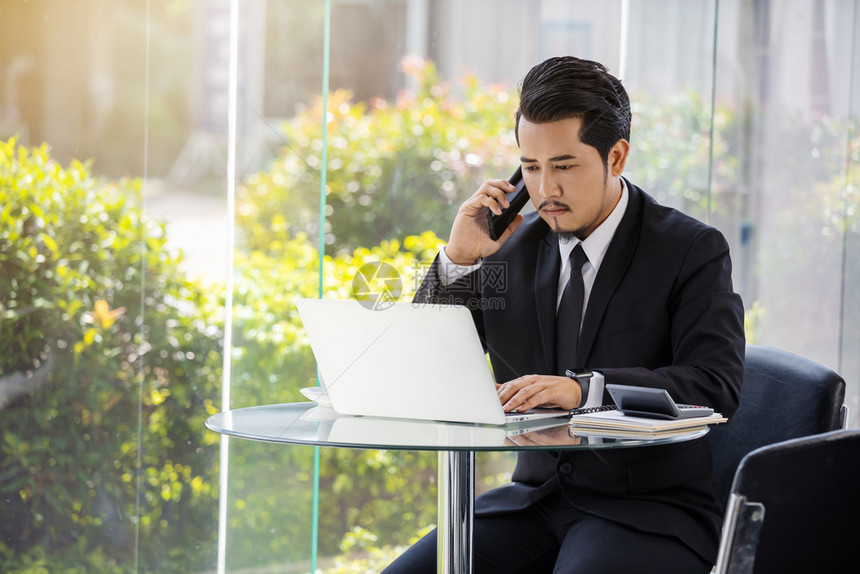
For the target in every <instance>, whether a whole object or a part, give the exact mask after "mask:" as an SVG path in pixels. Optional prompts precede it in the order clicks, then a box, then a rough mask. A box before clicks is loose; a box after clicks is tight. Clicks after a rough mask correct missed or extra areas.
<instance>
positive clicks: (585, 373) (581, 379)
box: [565, 369, 594, 408]
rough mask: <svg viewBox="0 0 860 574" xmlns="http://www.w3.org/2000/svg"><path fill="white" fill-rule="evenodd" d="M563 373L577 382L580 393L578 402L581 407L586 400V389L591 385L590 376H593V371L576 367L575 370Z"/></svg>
mask: <svg viewBox="0 0 860 574" xmlns="http://www.w3.org/2000/svg"><path fill="white" fill-rule="evenodd" d="M565 374H566V375H567V376H568V377H570V378H571V379H573V380H575V381H576V382H577V383H579V388H580V390H581V394H582V402H581V403H579V407H582V405H584V404H585V403H586V401H588V389H589V388H590V387H591V377H593V376H594V373H592V372H591V371H589V370H588V369H577V370H575V371H571V370H568V371H565ZM579 407H577V408H579Z"/></svg>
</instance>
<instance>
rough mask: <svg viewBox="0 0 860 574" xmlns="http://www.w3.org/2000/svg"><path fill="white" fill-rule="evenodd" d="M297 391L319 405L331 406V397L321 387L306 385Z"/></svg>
mask: <svg viewBox="0 0 860 574" xmlns="http://www.w3.org/2000/svg"><path fill="white" fill-rule="evenodd" d="M299 392H300V393H301V394H303V395H304V396H305V398H306V399H308V400H309V401H313V402H315V403H316V404H318V405H319V406H321V407H331V399H330V398H329V396H328V393H326V392H325V389H323V388H322V387H306V388H304V389H299Z"/></svg>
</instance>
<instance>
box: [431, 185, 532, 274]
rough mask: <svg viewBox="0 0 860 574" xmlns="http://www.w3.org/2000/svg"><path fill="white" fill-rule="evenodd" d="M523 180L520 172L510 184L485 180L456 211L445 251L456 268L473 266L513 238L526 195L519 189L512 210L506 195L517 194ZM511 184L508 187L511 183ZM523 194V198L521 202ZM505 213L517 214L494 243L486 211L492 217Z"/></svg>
mask: <svg viewBox="0 0 860 574" xmlns="http://www.w3.org/2000/svg"><path fill="white" fill-rule="evenodd" d="M521 179H522V175H521V172H520V169H517V171H516V173H514V175H513V176H512V177H511V181H508V180H504V179H488V180H487V181H485V182H484V183H483V184H482V185H481V187H480V188H478V191H476V192H475V193H474V194H473V195H472V197H470V198H469V199H467V200H466V201H465V202H464V203H463V204H462V205H461V206H460V209H459V210H458V211H457V216H456V217H455V218H454V224H453V226H452V227H451V237H450V238H449V240H448V245H447V247H445V253H446V254H447V255H448V258H449V259H450V260H451V261H452V262H453V263H456V264H458V265H472V264H474V263H475V262H476V261H478V259H480V258H482V257H487V256H488V255H492V254H493V253H495V252H496V251H498V250H499V248H501V246H502V245H504V243H505V241H507V240H508V238H509V237H510V236H511V234H513V232H514V231H516V230H517V228H518V227H519V226H520V224H521V223H522V221H523V217H522V215H519V214H518V213H517V212H518V211H519V210H520V209H522V207H523V205H524V204H525V200H527V199H528V192H527V191H526V190H525V189H524V188H522V186H520V187H521V188H522V193H521V194H520V196H521V199H520V200H519V201H517V202H515V203H516V205H514V206H513V207H512V206H511V202H510V201H509V197H508V194H513V193H514V192H515V191H517V185H516V183H519V182H520V180H521ZM512 181H513V182H514V183H511V182H512ZM522 194H525V196H526V197H525V198H522ZM506 209H513V210H514V211H513V213H514V214H516V215H515V216H514V217H513V219H512V220H511V222H510V224H509V225H507V228H506V229H505V230H504V231H503V232H502V233H501V235H499V236H498V239H493V237H492V234H491V232H490V219H491V218H489V217H488V214H487V210H489V211H490V213H492V214H493V215H495V216H501V215H502V213H503V211H504V210H506Z"/></svg>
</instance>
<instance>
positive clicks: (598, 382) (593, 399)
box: [580, 371, 605, 409]
mask: <svg viewBox="0 0 860 574" xmlns="http://www.w3.org/2000/svg"><path fill="white" fill-rule="evenodd" d="M591 373H592V377H591V380H590V381H589V384H588V398H587V399H586V401H585V403H584V404H583V405H582V406H581V407H580V408H584V409H590V408H592V407H599V406H602V405H603V386H604V381H605V379H604V377H603V373H599V372H597V371H592V372H591Z"/></svg>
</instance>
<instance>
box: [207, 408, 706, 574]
mask: <svg viewBox="0 0 860 574" xmlns="http://www.w3.org/2000/svg"><path fill="white" fill-rule="evenodd" d="M206 427H207V428H209V429H210V430H213V431H215V432H218V433H221V434H224V435H228V436H233V437H237V438H243V439H248V440H256V441H263V442H270V443H285V444H294V445H305V446H319V447H336V448H363V449H364V448H367V449H380V450H429V451H438V452H439V484H438V499H439V519H438V521H437V523H438V544H439V551H438V553H437V556H438V568H439V571H440V572H446V573H448V572H450V573H458V574H459V573H470V572H472V520H473V517H474V502H475V491H474V487H475V452H477V451H520V450H574V449H610V448H631V447H643V446H651V445H658V444H666V443H670V442H681V441H688V440H693V439H697V438H699V437H702V436H705V434H707V432H708V429H707V428H706V427H704V428H703V427H698V428H696V429H694V430H691V431H688V432H683V433H679V434H671V435H667V436H660V437H657V438H654V437H647V438H639V437H633V438H631V437H613V436H611V435H608V434H599V433H593V432H589V433H588V434H587V436H586V435H585V433H582V434H576V432H578V431H577V430H576V429H572V428H571V427H570V426H569V425H568V420H567V417H566V416H565V417H557V418H550V419H540V420H536V421H529V422H521V423H513V424H509V425H504V426H492V425H479V424H464V423H447V422H438V421H423V420H414V419H394V418H376V417H361V416H352V415H341V414H338V413H337V412H335V411H334V410H333V409H331V408H327V407H322V406H318V405H317V404H316V403H312V402H303V403H288V404H279V405H264V406H257V407H248V408H242V409H235V410H231V411H224V412H221V413H218V414H215V415H213V416H211V417H210V418H209V419H208V420H207V421H206Z"/></svg>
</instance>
